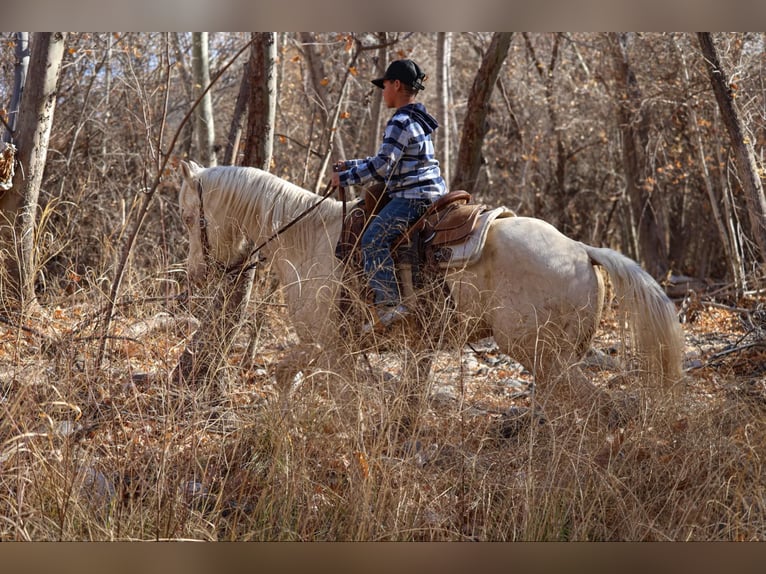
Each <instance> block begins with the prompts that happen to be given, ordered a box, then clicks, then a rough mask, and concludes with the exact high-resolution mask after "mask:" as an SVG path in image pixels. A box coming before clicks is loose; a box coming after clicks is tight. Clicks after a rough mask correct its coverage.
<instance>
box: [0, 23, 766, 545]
mask: <svg viewBox="0 0 766 574" xmlns="http://www.w3.org/2000/svg"><path fill="white" fill-rule="evenodd" d="M24 38H26V41H28V42H29V47H30V52H29V53H31V55H32V57H31V58H30V61H29V67H28V69H27V70H26V72H25V77H26V87H25V91H26V92H27V93H30V94H32V95H30V96H26V95H24V96H20V95H19V94H18V93H17V91H16V89H15V88H18V86H19V74H20V64H19V63H20V61H21V58H20V55H21V53H22V52H20V46H22V45H23V42H24ZM35 42H37V45H38V47H39V46H41V45H42V44H43V43H45V45H46V49H45V50H42V49H40V48H38V52H37V55H38V56H39V58H40V59H39V60H36V59H35V52H34V50H35ZM711 47H712V49H713V50H714V54H713V55H714V56H715V59H717V61H715V59H711V52H710V49H711ZM705 50H707V52H705ZM706 56H707V57H706ZM400 57H407V58H412V59H414V60H416V61H417V62H418V63H419V64H420V66H421V67H422V68H423V69H424V70H425V71H426V73H427V74H428V75H429V78H428V81H427V83H426V86H427V87H426V90H425V91H424V92H422V93H421V94H420V95H419V100H420V101H422V102H423V103H424V104H425V105H426V107H427V108H428V110H429V111H430V112H431V113H432V114H434V115H435V116H436V117H437V118H438V119H439V121H440V123H441V127H440V129H439V130H437V132H436V135H435V142H436V145H437V154H438V156H439V159H440V162H441V164H442V169H443V171H444V173H445V175H446V179H447V180H448V182H450V186H451V187H452V188H453V189H459V188H462V189H467V190H469V191H471V192H472V193H473V194H474V197H475V200H476V201H479V202H484V203H488V204H494V205H500V204H502V205H505V206H507V207H510V208H511V209H513V210H514V211H516V212H517V213H518V214H520V215H528V216H534V217H539V218H542V219H545V220H547V221H549V222H551V223H552V224H554V225H555V226H557V227H558V228H559V229H560V230H561V231H562V232H564V233H565V234H567V235H569V236H570V237H573V238H575V239H578V240H581V241H584V242H587V243H591V244H595V245H599V246H608V247H612V248H614V249H617V250H619V251H621V252H622V253H625V254H626V255H628V256H630V257H632V258H634V259H636V260H638V261H640V262H641V264H642V265H643V266H644V267H645V268H646V269H647V270H648V271H649V272H650V273H651V274H652V275H653V276H654V277H655V278H656V279H657V280H658V281H659V282H660V284H661V285H662V286H663V287H664V288H665V289H666V291H667V292H668V294H669V295H671V297H673V298H674V300H675V301H676V303H677V305H678V309H679V320H681V321H682V322H683V323H684V325H685V330H686V333H687V345H688V353H687V364H686V367H687V372H688V374H689V377H690V383H689V387H688V389H687V394H686V395H685V398H684V400H683V402H682V403H681V404H678V403H673V404H672V405H665V406H663V405H660V406H656V408H652V409H647V410H645V411H644V412H643V418H642V419H641V420H640V421H639V422H636V423H631V424H630V425H628V426H627V427H621V428H619V429H609V430H608V431H606V430H604V429H603V428H601V429H600V430H595V431H594V430H592V429H590V428H589V427H588V429H587V430H586V427H585V426H583V424H582V421H583V418H585V419H587V417H583V415H582V413H579V414H576V415H573V421H574V422H572V421H559V422H558V423H556V424H557V425H558V426H555V425H554V426H550V427H549V426H548V425H543V426H541V427H539V428H538V426H537V425H530V426H529V429H531V430H526V431H517V430H514V429H515V427H514V424H515V422H514V421H515V418H514V417H510V419H509V416H508V413H509V412H511V413H512V412H515V411H513V409H515V408H517V403H518V404H522V405H523V404H524V401H526V400H527V399H528V393H527V391H528V383H529V382H530V380H529V374H528V373H525V372H523V371H522V370H521V369H520V368H519V366H518V365H515V364H514V363H513V362H512V361H510V360H509V359H508V358H507V357H504V356H501V355H498V354H497V353H496V352H495V351H494V350H493V349H492V348H491V347H489V348H486V349H483V350H481V349H480V351H481V352H480V353H478V354H476V356H473V355H472V356H470V357H469V356H464V355H463V354H462V353H461V354H460V367H459V368H458V369H456V368H455V365H454V364H452V365H451V366H450V364H449V357H443V358H442V361H443V364H441V365H437V368H436V371H435V379H434V381H433V382H432V383H430V384H431V386H430V387H429V393H430V397H431V399H432V400H433V404H432V406H431V408H430V410H428V411H427V412H426V413H425V414H424V417H423V423H422V424H423V426H422V428H421V430H420V431H419V433H420V434H419V435H418V438H417V440H416V439H415V438H410V439H409V440H407V441H404V442H403V441H402V439H399V440H393V439H391V438H390V435H389V434H387V433H382V432H381V433H379V434H376V435H374V437H370V436H368V435H367V434H365V432H362V431H361V430H359V429H358V428H356V426H355V423H354V422H353V421H355V420H356V418H355V417H356V414H349V413H356V412H357V410H358V405H359V404H362V405H374V408H375V409H377V410H376V411H375V412H376V413H377V416H379V417H380V419H381V420H388V418H387V415H388V414H392V413H393V407H390V406H386V405H387V404H388V403H386V400H387V399H384V398H381V397H382V395H381V396H379V395H378V394H376V391H375V390H374V389H375V388H376V385H375V384H371V383H370V381H369V380H367V381H363V382H361V383H360V382H359V381H345V382H343V383H342V384H339V383H338V381H335V382H334V383H333V384H332V385H330V384H328V385H327V387H325V386H323V384H321V383H319V382H313V383H312V382H310V383H304V384H303V388H302V390H301V393H302V395H301V400H300V402H299V403H298V404H296V405H295V406H294V412H293V414H292V418H290V419H289V421H288V422H286V421H285V417H284V416H283V414H282V413H281V412H280V411H279V410H278V409H277V408H276V407H275V406H274V405H275V404H276V403H277V402H278V401H277V400H276V399H275V398H274V397H275V396H276V391H275V390H274V389H273V385H272V379H273V376H272V375H273V373H272V372H271V369H272V366H273V364H274V363H275V362H276V359H277V358H278V356H279V355H280V354H281V353H283V352H284V350H285V349H286V348H287V347H289V345H290V342H291V341H292V338H291V337H292V335H291V333H290V328H289V325H286V324H285V322H284V318H283V317H282V311H281V307H280V305H279V302H278V301H276V302H275V301H273V299H272V298H273V295H274V293H273V291H272V290H273V285H271V284H270V283H269V282H268V280H266V278H265V277H264V276H263V275H262V277H261V278H262V279H263V280H262V281H259V282H258V283H257V285H256V287H257V288H256V289H255V290H254V295H253V300H252V301H251V307H252V309H251V310H252V311H253V315H254V316H255V317H256V321H255V324H254V325H251V326H250V328H249V329H245V335H244V336H243V340H242V341H240V342H239V343H238V344H237V345H235V346H234V347H233V351H232V353H231V355H230V360H231V363H232V370H231V372H232V373H234V374H233V375H232V377H230V379H229V381H228V383H227V386H226V387H225V389H224V390H223V391H222V390H221V388H220V387H216V388H215V389H211V388H203V389H182V388H177V387H175V386H173V384H172V381H170V380H168V377H166V376H163V373H164V374H165V375H166V374H167V373H168V372H169V371H170V370H171V369H172V367H173V365H174V364H175V361H176V360H177V359H178V356H179V355H180V353H181V351H182V350H183V348H184V346H185V344H186V341H187V340H188V338H189V337H190V336H191V334H192V333H193V332H194V329H195V328H196V326H197V325H198V324H199V323H198V322H195V319H194V318H193V317H189V315H188V309H187V308H186V307H185V303H184V301H183V299H182V298H181V295H182V294H183V293H184V292H185V290H186V280H185V274H184V260H185V257H186V246H187V239H186V231H185V228H184V226H183V223H182V222H181V220H180V218H179V215H178V206H177V201H176V195H177V192H178V187H179V177H178V174H177V173H176V168H177V166H178V164H179V162H180V161H181V160H184V159H192V160H194V161H197V162H198V163H201V164H203V165H211V164H213V163H217V164H241V165H256V166H261V167H265V168H267V169H269V170H270V171H272V172H273V173H275V174H276V175H278V176H280V177H283V178H285V179H287V180H289V181H291V182H294V183H297V184H299V185H301V186H303V187H306V188H308V189H314V190H316V191H320V189H321V188H323V187H324V185H325V184H326V183H327V181H328V180H329V172H328V166H329V165H331V164H332V162H334V161H337V160H339V159H343V158H352V157H363V156H367V155H370V154H372V153H374V151H375V150H376V148H377V145H378V143H379V139H380V134H381V130H382V126H383V125H384V123H385V121H386V120H387V118H388V116H389V113H390V111H389V110H385V109H382V108H381V103H380V91H379V90H376V89H375V88H374V87H373V86H372V85H371V84H370V83H369V79H370V78H373V77H378V76H381V75H382V73H383V71H384V70H385V67H386V65H387V64H388V63H389V62H390V61H391V60H393V59H395V58H400ZM52 62H53V63H52ZM53 72H55V73H53ZM765 78H766V34H764V33H715V34H712V35H711V34H693V33H580V32H577V33H522V32H516V33H480V32H463V33H394V32H378V33H347V32H338V33H308V32H306V33H294V32H289V33H253V34H250V33H209V34H207V33H145V32H144V33H66V34H65V33H52V34H43V33H35V34H31V35H29V36H24V35H22V34H20V33H2V34H0V108H1V109H0V117H2V119H3V123H4V126H3V128H5V129H4V131H5V136H4V139H3V142H6V141H13V142H14V143H15V144H16V147H17V148H18V155H17V159H18V160H19V163H14V164H12V163H9V162H8V161H6V162H5V163H2V164H0V167H2V168H4V170H5V171H3V170H0V183H2V182H3V181H5V182H7V185H6V187H7V189H5V190H4V191H2V194H1V195H0V211H2V214H3V216H4V219H3V224H2V225H0V254H1V255H2V260H1V261H0V263H1V264H2V265H1V267H2V281H0V302H1V303H2V313H0V321H2V326H3V332H2V336H0V345H2V349H1V351H2V352H1V353H0V367H1V368H0V382H1V383H2V402H0V405H1V406H2V421H1V422H0V484H2V491H1V492H0V507H2V511H1V512H0V516H2V517H4V518H3V522H2V524H1V525H0V539H22V540H36V539H46V540H48V539H134V538H140V539H146V538H153V539H167V538H174V539H177V538H194V539H238V540H239V539H258V540H262V539H291V540H316V539H333V540H338V539H342V540H346V539H351V540H380V539H386V540H388V539H395V540H464V539H470V540H477V539H478V540H584V539H588V540H605V539H608V540H626V539H627V540H668V539H673V540H676V539H726V540H732V539H735V540H741V539H759V540H763V539H764V538H766V520H764V517H765V516H766V502H765V501H766V495H765V493H766V480H764V477H765V476H766V475H764V468H763V466H762V460H763V458H764V456H766V452H764V446H763V445H764V444H766V440H762V439H766V425H765V424H764V417H763V408H764V407H763V405H765V404H766V387H764V382H763V372H764V371H763V364H764V353H763V349H764V338H765V337H766V322H765V321H766V316H765V315H764V284H763V282H764V267H763V265H764V260H765V258H766V239H765V238H764V237H765V236H766V220H765V219H764V213H766V200H764V195H763V188H762V183H761V179H762V176H763V174H764V172H763V165H764V148H765V146H766V89H765V88H764V81H765ZM15 95H16V97H15ZM19 96H20V97H19ZM25 97H27V101H28V102H32V101H33V100H34V102H32V103H28V104H27V106H28V107H27V108H25V107H24V105H25V104H24V102H25V100H24V98H25ZM25 110H26V111H25ZM11 128H13V130H14V134H13V135H14V137H11V131H10V129H11ZM0 151H2V150H0ZM10 165H15V167H16V169H15V176H13V177H11V174H10V173H9V172H8V169H9V166H10ZM604 328H605V334H604V335H603V336H602V338H601V339H599V341H598V342H597V343H598V344H597V346H596V349H595V350H594V351H595V355H594V356H593V357H592V358H591V359H592V360H593V363H592V369H593V373H592V374H593V378H594V380H595V381H597V382H598V383H599V384H603V385H605V386H608V387H609V388H617V389H622V388H624V387H629V386H630V384H629V381H627V380H624V381H623V382H622V383H620V382H615V379H613V378H610V377H613V376H614V375H615V372H616V371H618V370H619V368H618V367H617V366H616V365H617V362H616V361H617V360H616V358H614V357H613V355H615V353H616V351H615V349H616V348H617V347H618V346H619V345H618V343H617V342H616V341H617V339H618V336H617V333H618V331H619V329H618V328H617V326H616V322H615V321H614V318H613V317H610V316H607V317H606V318H605V324H604ZM452 359H454V357H452ZM240 361H241V363H240ZM380 361H382V364H381V366H382V367H383V368H384V369H385V368H389V369H391V368H393V367H392V363H395V360H394V359H391V358H390V357H388V358H386V357H383V356H381V358H380ZM150 373H153V374H150ZM157 373H160V374H157ZM381 380H382V379H381ZM312 381H313V379H312ZM377 383H380V384H382V383H381V381H377V382H376V384H377ZM331 388H336V389H337V388H342V389H344V391H343V393H341V395H343V397H345V398H343V397H339V396H336V395H335V394H334V391H333V390H330V389H331ZM348 389H354V390H353V391H348ZM347 392H352V394H354V397H355V398H354V399H353V400H351V401H350V402H349V401H348V397H346V395H345V394H344V393H347ZM369 408H373V407H369ZM387 409H388V410H387ZM349 421H351V422H349ZM540 429H543V430H540ZM550 429H555V432H551V430H550ZM525 433H528V434H525ZM517 435H518V436H517ZM383 436H385V437H386V439H385V440H383V439H382V438H381V437H383ZM519 436H520V437H521V438H522V439H523V440H518V441H517V438H518V437H519Z"/></svg>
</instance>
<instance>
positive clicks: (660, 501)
mask: <svg viewBox="0 0 766 574" xmlns="http://www.w3.org/2000/svg"><path fill="white" fill-rule="evenodd" d="M251 305H252V306H253V307H254V309H253V311H254V313H256V315H257V316H258V317H259V322H258V329H257V330H256V331H254V332H251V331H250V330H249V329H245V330H243V332H242V335H241V336H240V337H239V338H238V339H237V341H236V344H235V348H234V351H233V352H232V353H231V355H230V357H229V363H228V369H227V371H226V372H225V373H223V374H222V376H221V377H219V380H218V381H217V382H214V383H209V384H206V385H202V386H198V387H192V386H189V387H179V386H178V385H177V384H172V383H171V382H170V379H169V373H170V371H171V370H172V368H173V366H174V365H175V362H176V361H177V359H178V356H179V355H180V353H181V351H182V350H183V347H184V344H185V342H186V341H187V339H188V337H189V335H190V333H191V330H192V329H193V328H194V325H193V324H191V323H190V322H188V321H186V320H185V319H184V317H185V316H184V315H183V313H182V310H181V309H175V308H174V307H173V306H172V305H166V306H165V307H164V310H165V311H167V310H170V312H171V313H173V312H176V313H177V315H176V316H175V319H176V320H170V319H168V318H167V317H165V318H163V319H156V320H155V321H149V319H151V317H152V313H155V312H156V311H157V310H158V308H157V307H153V306H152V305H150V304H146V305H143V306H141V305H139V306H137V307H134V308H132V309H129V310H126V315H125V316H124V317H122V318H121V319H120V321H117V322H116V324H115V335H121V334H122V335H130V336H131V338H130V339H114V340H113V341H112V342H111V345H110V352H109V355H108V361H107V363H106V364H105V365H103V366H102V368H100V369H97V368H96V366H95V365H94V364H93V361H94V357H95V355H96V350H97V348H98V341H97V340H94V339H88V338H86V337H84V336H83V332H82V331H79V330H78V331H75V329H76V328H77V327H78V326H81V325H83V324H86V323H87V321H86V319H85V318H86V317H87V316H88V313H89V312H91V311H92V309H90V308H89V307H88V306H80V307H72V306H70V307H67V308H66V309H65V310H57V311H53V312H52V317H51V318H50V319H49V320H47V322H45V323H43V322H41V321H42V320H38V321H36V322H35V323H34V325H35V328H36V329H37V330H40V331H42V330H44V331H45V332H47V333H48V334H49V337H50V336H53V337H54V338H55V339H56V340H57V341H59V343H58V344H53V345H51V344H50V340H49V339H47V338H41V337H38V336H36V335H35V334H34V333H29V332H25V331H21V330H19V329H16V328H13V327H11V326H8V325H4V326H3V327H2V329H1V330H0V383H1V385H2V386H1V389H0V392H1V397H0V400H1V402H0V409H1V411H2V416H1V417H0V517H2V519H1V520H0V539H2V540H135V539H141V540H146V539H195V540H367V541H377V540H416V541H430V540H451V541H455V540H527V541H529V540H534V541H543V540H632V541H633V540H635V541H646V540H763V539H766V517H765V515H764V511H765V509H766V489H765V487H766V480H764V468H763V462H762V461H763V460H764V457H765V456H766V424H765V422H766V386H765V384H764V381H763V367H762V365H763V359H764V345H763V344H761V345H760V346H759V345H756V346H753V347H750V348H748V349H745V350H743V351H740V352H732V353H729V354H723V355H716V353H720V351H722V350H723V349H725V348H726V346H727V345H730V344H732V343H735V342H736V341H737V340H738V339H739V338H740V337H742V336H743V335H744V334H745V333H746V326H744V325H743V324H742V323H741V322H740V321H739V320H738V318H737V315H736V314H734V313H733V312H731V311H726V310H723V309H720V308H714V307H705V306H702V308H701V309H700V310H699V312H698V315H697V318H696V321H695V322H694V323H693V324H689V325H686V333H687V352H688V360H689V362H690V365H691V366H692V367H695V368H692V369H691V370H690V371H689V372H688V379H687V381H686V385H685V388H684V389H683V391H682V392H681V393H680V395H679V396H678V397H676V398H675V399H674V398H672V397H657V396H651V397H649V398H646V397H645V398H643V399H642V400H641V401H640V409H639V413H638V414H637V415H636V416H635V417H634V418H632V419H630V420H627V421H623V422H622V423H621V424H620V425H618V426H613V427H609V426H607V425H606V424H604V421H603V420H601V421H596V418H597V415H596V413H593V412H588V411H587V410H586V409H583V408H579V409H578V408H575V407H574V406H572V407H571V408H570V407H569V406H568V405H559V406H560V408H559V409H557V411H556V413H555V414H550V413H545V415H544V416H545V417H546V418H540V417H537V416H536V417H535V418H534V419H532V417H531V415H530V414H529V413H530V412H531V411H529V410H526V409H527V408H528V407H530V392H529V391H530V387H529V383H530V382H531V381H530V378H529V375H528V373H526V372H524V370H523V369H522V368H521V367H520V366H519V365H518V364H516V363H514V362H513V361H511V360H509V359H508V358H507V357H505V356H503V355H501V354H499V353H497V352H496V351H495V350H494V349H493V348H492V347H491V345H485V346H484V347H482V348H480V349H478V350H479V351H480V352H479V353H474V352H473V350H471V349H469V348H467V347H465V348H462V349H457V350H453V351H450V352H441V353H439V354H438V355H437V357H436V359H435V361H434V365H433V369H432V375H431V377H430V379H429V381H428V382H427V383H425V382H422V381H421V382H419V384H418V387H417V391H418V394H417V396H418V397H419V398H420V399H422V400H418V401H414V402H413V401H409V402H408V401H405V400H403V396H404V394H405V393H404V391H403V382H402V377H400V375H401V374H402V372H403V370H406V365H408V364H412V363H413V362H414V361H416V360H417V359H418V357H414V356H413V354H412V352H411V351H410V350H407V349H405V348H400V349H398V350H397V349H392V350H390V351H389V352H386V353H381V354H376V353H367V354H366V356H363V355H362V354H361V353H359V352H358V351H353V352H351V351H349V352H350V353H351V354H349V355H347V356H346V357H345V358H344V359H343V360H342V361H340V362H337V363H336V364H337V365H339V366H338V367H337V368H333V367H326V366H324V367H323V366H318V367H317V368H316V369H314V370H306V371H305V372H303V373H302V374H301V375H300V376H299V377H298V378H297V379H296V380H295V381H294V384H293V389H292V394H291V396H290V397H289V399H286V398H285V396H284V393H280V389H278V388H277V386H276V384H275V379H274V368H275V365H276V364H277V362H278V360H279V359H280V358H281V357H282V356H284V355H285V354H286V352H287V351H288V349H289V346H290V344H291V343H292V342H294V341H293V338H292V336H291V334H290V330H289V328H288V327H287V326H286V325H285V322H284V317H283V309H282V308H281V307H280V306H279V305H278V304H273V302H270V301H265V302H264V300H263V299H261V298H259V296H258V295H256V296H255V297H254V303H251ZM142 320H143V321H147V322H146V323H144V324H143V325H144V326H141V325H142V324H141V323H140V322H141V321H142ZM41 326H42V327H44V329H43V328H41ZM604 328H605V330H604V331H602V332H601V335H600V338H599V339H598V340H597V344H596V347H595V348H596V350H597V351H599V353H598V354H596V355H593V356H592V357H591V359H590V360H589V361H588V362H587V363H586V365H585V367H584V368H585V371H586V373H587V375H588V376H589V377H590V378H591V379H592V380H593V381H594V382H595V383H596V384H597V385H598V386H600V387H602V388H604V389H608V390H609V391H610V392H611V393H613V394H614V395H618V394H619V393H620V392H626V391H630V390H631V385H632V384H633V383H634V381H633V379H632V378H631V376H630V374H627V375H626V374H624V373H623V371H622V369H620V368H619V366H617V365H616V364H615V363H616V362H617V359H616V358H614V356H613V355H612V353H611V351H612V350H613V349H614V348H615V347H616V346H617V343H616V342H615V341H616V337H617V335H616V329H615V328H614V326H613V324H612V323H611V322H610V317H607V318H606V319H605V321H604ZM757 335H758V333H756V332H751V333H750V335H749V336H750V337H751V340H752V337H755V336H757ZM760 336H763V333H762V332H760ZM78 337H79V338H78ZM252 337H254V339H255V340H251V338H252ZM762 342H763V339H761V343H762ZM253 343H254V346H253V348H255V350H256V353H255V355H254V356H253V357H250V356H249V351H248V348H249V347H251V344H253ZM251 359H252V360H251ZM711 359H712V360H711ZM327 364H332V363H331V362H330V363H327ZM352 367H353V368H352ZM146 373H149V375H147V374H146ZM405 378H406V375H405ZM404 382H405V383H406V382H408V381H404ZM410 382H411V381H410Z"/></svg>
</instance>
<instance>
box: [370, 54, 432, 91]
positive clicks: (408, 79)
mask: <svg viewBox="0 0 766 574" xmlns="http://www.w3.org/2000/svg"><path fill="white" fill-rule="evenodd" d="M425 78H426V75H425V74H424V73H423V71H422V70H421V69H420V66H418V65H417V64H416V63H415V62H413V61H412V60H395V61H393V62H391V64H390V65H389V66H388V69H387V70H386V73H385V74H384V75H383V77H382V78H376V79H374V80H372V83H373V84H375V85H376V86H378V87H379V88H382V87H383V80H392V81H393V80H399V81H400V82H402V83H403V84H407V85H408V86H412V87H413V88H415V89H416V90H424V89H425V86H424V85H423V84H422V83H421V82H420V80H425Z"/></svg>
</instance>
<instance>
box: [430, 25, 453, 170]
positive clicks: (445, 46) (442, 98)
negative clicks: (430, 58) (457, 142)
mask: <svg viewBox="0 0 766 574" xmlns="http://www.w3.org/2000/svg"><path fill="white" fill-rule="evenodd" d="M451 59H452V33H451V32H439V33H438V34H437V38H436V119H437V120H438V121H439V130H438V131H437V132H436V133H435V134H434V139H435V140H436V141H435V142H434V143H435V144H436V157H437V159H438V160H439V166H440V167H441V172H442V177H443V178H444V181H450V175H451V169H450V165H451V164H450V141H451V139H450V105H449V100H450V94H451V92H452V91H451V90H450V64H451Z"/></svg>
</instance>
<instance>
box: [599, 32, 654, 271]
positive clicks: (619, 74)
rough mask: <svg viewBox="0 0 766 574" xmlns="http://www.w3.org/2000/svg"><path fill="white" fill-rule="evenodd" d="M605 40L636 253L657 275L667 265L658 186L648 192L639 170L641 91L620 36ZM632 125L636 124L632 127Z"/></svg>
mask: <svg viewBox="0 0 766 574" xmlns="http://www.w3.org/2000/svg"><path fill="white" fill-rule="evenodd" d="M609 44H610V48H611V50H612V56H613V59H614V63H615V75H616V79H617V82H618V94H619V101H618V106H617V109H618V121H619V127H620V132H621V134H622V161H623V169H624V170H625V185H626V190H627V194H628V200H629V206H630V211H631V216H632V217H631V221H632V222H635V223H631V224H632V225H635V229H636V236H637V237H636V243H637V253H636V255H635V256H636V258H637V259H640V260H641V261H642V263H643V264H644V266H645V267H646V268H647V271H648V272H649V273H650V274H651V275H652V277H654V278H655V279H660V278H661V277H662V276H663V275H664V274H665V273H666V272H667V269H668V260H667V249H666V248H665V241H664V240H663V236H664V234H663V233H662V230H661V225H660V217H659V207H660V206H659V200H658V199H654V198H653V196H655V195H656V194H657V193H659V192H658V190H656V189H654V190H653V192H654V193H650V192H649V191H648V189H647V187H648V182H647V180H646V177H645V174H644V173H643V172H642V169H641V166H642V165H643V164H644V162H643V161H642V159H641V158H642V156H641V154H642V150H643V149H645V147H646V146H645V145H637V140H638V141H646V140H647V135H646V133H645V130H646V126H647V118H646V117H645V116H644V115H643V114H644V113H645V112H643V111H642V106H641V93H640V90H639V88H638V84H637V82H636V78H635V76H634V75H633V71H632V70H631V68H630V64H629V62H628V54H627V51H626V49H625V46H624V38H620V37H619V35H618V34H617V33H610V34H609ZM634 126H638V129H636V128H635V127H634Z"/></svg>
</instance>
